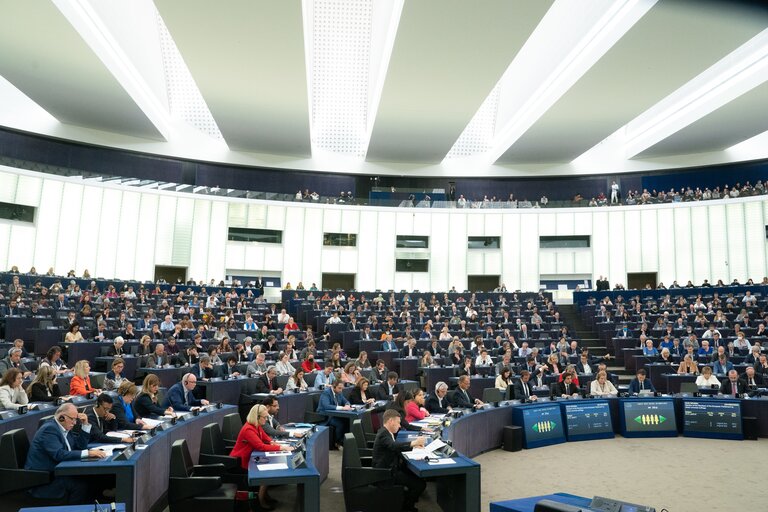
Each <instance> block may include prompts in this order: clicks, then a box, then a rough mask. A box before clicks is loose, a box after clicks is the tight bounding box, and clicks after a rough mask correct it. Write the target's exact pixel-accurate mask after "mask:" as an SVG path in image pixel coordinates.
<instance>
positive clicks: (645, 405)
mask: <svg viewBox="0 0 768 512" xmlns="http://www.w3.org/2000/svg"><path fill="white" fill-rule="evenodd" d="M619 419H620V420H621V435H623V436H624V437H676V436H677V421H676V419H675V403H674V401H673V400H672V399H671V398H627V399H621V400H619Z"/></svg>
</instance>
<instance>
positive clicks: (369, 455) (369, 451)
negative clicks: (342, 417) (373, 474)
mask: <svg viewBox="0 0 768 512" xmlns="http://www.w3.org/2000/svg"><path fill="white" fill-rule="evenodd" d="M352 435H353V436H354V437H355V443H356V444H357V454H358V455H359V456H360V461H361V463H362V465H363V466H370V465H371V463H372V459H373V443H368V442H367V441H366V440H365V432H363V424H362V422H361V421H360V420H359V419H357V420H354V421H352Z"/></svg>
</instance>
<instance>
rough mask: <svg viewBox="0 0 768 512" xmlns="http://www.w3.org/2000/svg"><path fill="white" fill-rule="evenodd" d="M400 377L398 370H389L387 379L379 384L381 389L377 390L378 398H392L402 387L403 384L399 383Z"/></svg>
mask: <svg viewBox="0 0 768 512" xmlns="http://www.w3.org/2000/svg"><path fill="white" fill-rule="evenodd" d="M399 378H400V377H399V376H398V375H397V372H389V373H388V374H387V381H386V382H382V383H381V384H379V389H377V390H376V400H392V398H393V397H394V395H397V394H398V393H399V392H400V391H401V389H402V386H401V385H400V384H398V383H397V381H398V380H399Z"/></svg>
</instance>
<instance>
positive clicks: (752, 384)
mask: <svg viewBox="0 0 768 512" xmlns="http://www.w3.org/2000/svg"><path fill="white" fill-rule="evenodd" d="M739 380H740V381H741V382H742V383H743V384H744V388H745V389H747V390H750V389H752V390H754V389H757V388H758V386H759V384H758V382H760V381H761V379H760V378H759V377H758V376H757V372H755V367H754V366H747V369H746V370H744V375H742V376H741V377H740V378H739Z"/></svg>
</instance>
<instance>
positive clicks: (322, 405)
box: [317, 380, 400, 447]
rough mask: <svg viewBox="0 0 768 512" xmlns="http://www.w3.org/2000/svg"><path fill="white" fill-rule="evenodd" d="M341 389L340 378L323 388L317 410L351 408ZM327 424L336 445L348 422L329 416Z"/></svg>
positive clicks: (341, 438) (342, 387) (342, 436)
mask: <svg viewBox="0 0 768 512" xmlns="http://www.w3.org/2000/svg"><path fill="white" fill-rule="evenodd" d="M343 389H344V383H343V382H342V381H341V380H337V381H336V382H334V383H333V384H331V385H330V386H329V387H327V388H325V390H323V392H322V393H321V394H320V402H319V403H318V404H317V412H319V413H324V412H328V411H337V410H350V409H352V406H351V405H350V403H349V400H347V398H346V397H345V396H344V395H343V394H342V393H341V391H342V390H343ZM397 417H398V423H399V420H400V415H399V414H398V416H397ZM327 425H328V426H331V427H333V432H335V439H334V441H335V442H336V445H337V447H338V445H340V444H341V442H342V441H343V440H344V434H345V432H346V431H347V429H348V426H349V422H348V421H347V420H346V419H344V418H338V417H336V416H329V417H328V421H327Z"/></svg>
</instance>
